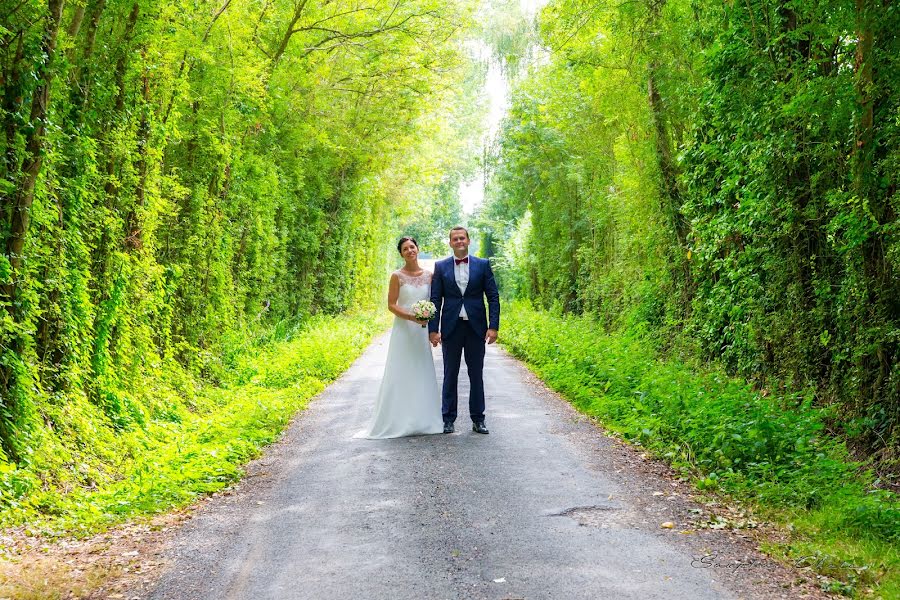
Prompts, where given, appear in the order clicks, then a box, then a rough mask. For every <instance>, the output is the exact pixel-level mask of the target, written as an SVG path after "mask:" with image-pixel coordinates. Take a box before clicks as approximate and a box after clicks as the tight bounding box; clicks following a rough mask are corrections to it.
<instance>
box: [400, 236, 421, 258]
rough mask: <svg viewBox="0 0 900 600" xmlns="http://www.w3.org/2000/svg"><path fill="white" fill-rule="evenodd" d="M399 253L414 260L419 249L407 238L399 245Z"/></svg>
mask: <svg viewBox="0 0 900 600" xmlns="http://www.w3.org/2000/svg"><path fill="white" fill-rule="evenodd" d="M400 255H401V256H402V257H403V258H405V259H406V260H415V259H416V257H417V256H418V255H419V249H418V248H417V247H416V245H415V244H414V243H413V242H411V241H409V240H407V241H405V242H403V245H402V246H400Z"/></svg>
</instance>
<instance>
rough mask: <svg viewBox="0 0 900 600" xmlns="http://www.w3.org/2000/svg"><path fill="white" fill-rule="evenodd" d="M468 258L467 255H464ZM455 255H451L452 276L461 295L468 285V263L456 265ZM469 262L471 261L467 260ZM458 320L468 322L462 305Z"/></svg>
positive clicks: (467, 316)
mask: <svg viewBox="0 0 900 600" xmlns="http://www.w3.org/2000/svg"><path fill="white" fill-rule="evenodd" d="M466 257H468V255H466ZM456 259H457V257H456V255H455V254H454V255H453V275H454V277H456V285H458V286H459V292H460V293H461V294H463V295H465V293H466V287H468V285H469V263H467V262H464V263H459V264H457V263H456ZM469 260H471V259H469ZM459 318H460V319H462V320H463V321H468V320H469V315H467V314H466V305H465V304H463V306H462V308H461V309H460V310H459Z"/></svg>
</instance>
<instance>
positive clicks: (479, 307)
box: [428, 255, 500, 336]
mask: <svg viewBox="0 0 900 600" xmlns="http://www.w3.org/2000/svg"><path fill="white" fill-rule="evenodd" d="M453 260H454V258H453V256H452V255H451V256H450V257H448V258H445V259H442V260H439V261H437V262H436V263H434V275H433V277H432V279H431V301H432V302H433V303H434V306H435V307H436V308H437V314H438V315H440V317H439V318H438V319H433V320H431V321H430V322H429V323H428V331H429V332H430V333H434V332H437V331H439V330H440V332H441V335H442V336H447V335H450V333H451V332H452V331H453V330H454V329H455V328H456V324H457V323H458V322H459V313H460V310H462V307H463V306H465V307H466V315H467V316H468V317H469V325H471V327H472V329H473V330H475V333H477V334H478V335H479V336H484V334H485V333H486V332H487V330H488V329H500V293H499V292H498V291H497V282H496V281H494V272H493V271H492V270H491V263H490V261H488V260H485V259H483V258H478V257H477V256H469V284H468V285H467V286H466V293H465V294H462V293H461V292H460V291H459V286H458V285H457V284H456V273H455V270H454V267H455V266H456V265H455V263H454V262H453ZM485 298H487V304H488V314H489V318H488V316H487V315H485V310H484V299H485Z"/></svg>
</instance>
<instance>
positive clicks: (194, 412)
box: [0, 314, 384, 534]
mask: <svg viewBox="0 0 900 600" xmlns="http://www.w3.org/2000/svg"><path fill="white" fill-rule="evenodd" d="M383 326H384V321H383V319H381V320H376V319H374V318H372V317H371V316H368V315H361V314H360V315H355V316H341V317H334V318H333V317H316V318H313V319H311V320H309V321H308V322H305V323H304V324H303V325H302V326H298V325H297V324H296V323H295V324H293V325H291V326H289V327H285V326H281V327H276V328H273V329H272V330H271V331H270V332H269V333H268V334H266V335H261V336H257V337H256V338H251V339H250V340H249V341H246V340H245V341H243V342H240V341H239V338H238V337H235V340H234V342H235V343H236V344H240V345H235V346H233V347H232V348H231V350H230V352H229V354H228V360H227V364H222V365H221V366H220V370H219V375H220V376H221V378H222V382H221V383H220V384H219V385H211V384H208V383H204V382H203V381H201V380H198V379H197V378H195V377H193V376H192V375H191V374H190V373H189V372H188V371H187V370H185V369H184V368H183V367H182V366H180V365H179V364H178V363H176V362H175V361H169V362H168V363H167V364H165V365H163V366H162V368H161V372H160V373H159V374H158V375H159V376H158V377H154V378H153V379H149V380H147V381H145V382H144V384H145V385H146V387H145V396H144V397H141V398H139V399H138V400H137V401H138V402H139V404H137V405H138V406H139V409H140V410H142V411H143V412H144V414H143V418H144V419H145V420H144V421H143V422H142V423H141V426H140V427H132V428H130V429H127V430H124V431H123V430H121V425H120V423H119V422H118V421H115V420H113V419H110V418H109V417H108V416H107V415H106V414H105V413H104V412H103V411H100V410H96V409H93V405H92V404H90V403H89V402H85V401H80V402H78V403H76V404H75V405H72V404H65V405H61V406H54V407H48V409H47V411H46V413H45V414H44V420H45V422H47V423H53V424H54V428H53V429H51V428H49V427H48V428H46V429H44V430H41V431H40V432H39V435H40V438H41V444H40V447H38V448H36V449H35V451H34V452H33V453H32V454H31V455H30V459H29V461H28V462H27V463H24V464H21V465H19V466H18V467H17V466H15V465H12V464H10V463H8V462H3V463H0V524H2V526H10V525H18V524H22V523H27V525H28V527H29V528H31V529H32V530H35V531H38V530H40V531H45V532H49V533H56V534H60V533H73V534H82V533H89V532H93V531H97V530H99V529H103V528H105V527H107V526H109V525H111V524H114V523H116V522H120V521H122V520H124V519H127V518H129V517H134V516H138V515H150V514H155V513H158V512H161V511H164V510H168V509H171V508H173V507H177V506H182V505H185V504H188V503H190V502H191V501H193V500H194V499H195V498H197V497H198V496H199V495H203V494H208V493H211V492H213V491H216V490H219V489H221V488H223V487H225V486H227V485H228V484H229V483H232V482H233V481H235V480H236V479H238V478H239V477H240V476H241V473H242V465H243V464H244V463H246V462H247V461H248V460H249V459H251V458H253V457H254V456H256V455H257V454H258V453H259V451H260V449H261V448H262V447H263V446H264V445H266V444H268V443H270V442H272V441H274V440H275V439H276V438H277V437H278V436H279V435H280V433H281V431H282V430H283V429H284V427H285V425H286V424H287V422H288V421H289V419H290V418H291V417H292V416H293V415H294V414H296V412H297V411H298V410H300V409H302V408H303V407H305V406H306V404H307V402H308V401H309V400H310V398H312V397H313V396H315V395H316V394H317V393H319V392H320V391H321V390H322V389H324V388H325V386H326V385H328V383H330V382H331V381H333V380H334V379H335V378H336V377H337V376H338V375H339V374H340V373H341V372H343V371H344V370H345V369H346V368H347V367H348V366H349V365H350V363H351V362H352V361H353V360H354V359H355V358H356V356H358V355H359V353H360V352H361V351H362V350H363V349H364V348H365V347H366V346H367V345H368V344H369V342H370V340H371V337H372V335H373V334H374V333H376V332H377V331H380V330H381V329H382V327H383ZM284 338H288V339H284Z"/></svg>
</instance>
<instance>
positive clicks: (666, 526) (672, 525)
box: [660, 521, 675, 529]
mask: <svg viewBox="0 0 900 600" xmlns="http://www.w3.org/2000/svg"><path fill="white" fill-rule="evenodd" d="M660 527H662V528H663V529H675V523H673V522H672V521H666V522H665V523H663V524H662V525H660Z"/></svg>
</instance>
